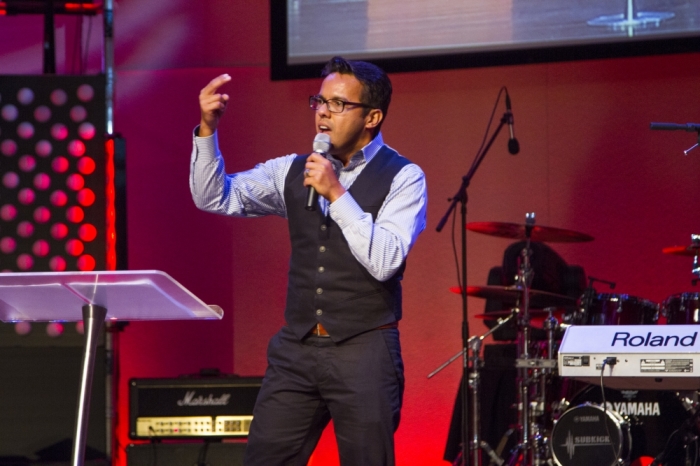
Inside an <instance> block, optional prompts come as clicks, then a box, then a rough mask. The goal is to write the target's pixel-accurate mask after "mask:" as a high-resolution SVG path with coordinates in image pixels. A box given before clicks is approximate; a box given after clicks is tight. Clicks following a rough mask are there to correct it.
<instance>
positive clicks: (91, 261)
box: [78, 254, 97, 272]
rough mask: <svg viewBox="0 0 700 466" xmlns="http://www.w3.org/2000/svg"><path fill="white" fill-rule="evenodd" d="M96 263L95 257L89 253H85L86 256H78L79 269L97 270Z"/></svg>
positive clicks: (86, 270)
mask: <svg viewBox="0 0 700 466" xmlns="http://www.w3.org/2000/svg"><path fill="white" fill-rule="evenodd" d="M95 265H97V264H96V263H95V258H94V257H92V256H91V255H89V254H85V255H84V256H80V257H79V258H78V269H79V270H82V271H85V272H89V271H91V270H95Z"/></svg>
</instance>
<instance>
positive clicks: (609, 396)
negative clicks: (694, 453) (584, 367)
mask: <svg viewBox="0 0 700 466" xmlns="http://www.w3.org/2000/svg"><path fill="white" fill-rule="evenodd" d="M602 401H603V398H602V395H601V392H600V387H599V386H597V385H588V386H586V387H585V388H583V389H582V390H581V391H580V392H579V393H578V394H577V395H575V396H574V397H573V398H572V399H571V404H570V405H571V406H576V405H580V404H582V403H592V404H595V405H596V406H599V405H600V404H601V403H602ZM605 401H606V403H607V408H608V409H609V410H610V411H614V412H615V413H616V414H618V415H619V416H620V417H622V418H624V419H626V420H627V421H628V424H629V432H630V434H631V436H632V446H631V449H630V452H629V460H630V461H632V462H633V464H637V463H634V462H635V460H639V459H646V458H654V457H656V456H657V455H658V454H659V453H661V452H662V451H663V450H664V448H665V447H666V444H667V442H668V440H669V439H670V438H671V435H672V434H673V433H674V432H675V431H676V430H677V429H679V428H680V427H681V426H682V425H683V423H684V422H685V421H686V420H687V419H688V418H689V417H690V414H689V413H688V411H687V410H686V409H685V408H684V407H683V403H682V402H681V401H680V400H679V398H678V397H677V396H676V393H675V392H670V391H660V390H658V391H657V390H613V389H610V388H606V389H605ZM678 437H679V436H677V435H676V436H674V438H673V439H671V440H672V441H671V445H670V448H669V451H670V453H671V454H670V456H669V457H667V461H665V462H664V466H666V465H668V466H680V465H683V464H684V459H685V453H684V449H683V448H682V445H681V444H676V442H678V441H680V439H679V438H678ZM591 464H593V463H591Z"/></svg>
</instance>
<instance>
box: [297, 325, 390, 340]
mask: <svg viewBox="0 0 700 466" xmlns="http://www.w3.org/2000/svg"><path fill="white" fill-rule="evenodd" d="M398 327H399V323H398V322H392V323H390V324H386V325H380V326H379V327H377V328H375V329H374V330H382V329H386V328H398ZM306 336H307V337H310V336H314V337H330V335H329V334H328V331H327V330H326V329H325V328H324V327H323V325H321V324H320V323H317V324H316V325H314V326H313V328H312V329H311V330H309V333H307V334H306Z"/></svg>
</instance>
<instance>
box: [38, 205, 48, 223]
mask: <svg viewBox="0 0 700 466" xmlns="http://www.w3.org/2000/svg"><path fill="white" fill-rule="evenodd" d="M50 219H51V211H50V210H49V209H47V208H46V207H37V208H36V210H35V211H34V221H35V222H37V223H46V222H48V221H49V220H50Z"/></svg>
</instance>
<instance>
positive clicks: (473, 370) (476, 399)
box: [428, 308, 519, 464]
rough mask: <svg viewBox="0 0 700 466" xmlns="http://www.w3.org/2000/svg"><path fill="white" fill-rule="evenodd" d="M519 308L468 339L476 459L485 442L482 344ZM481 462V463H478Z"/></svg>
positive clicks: (446, 364) (440, 368)
mask: <svg viewBox="0 0 700 466" xmlns="http://www.w3.org/2000/svg"><path fill="white" fill-rule="evenodd" d="M518 312H519V310H518V308H513V309H511V313H510V315H509V316H508V317H505V318H499V319H497V320H496V325H494V326H493V327H492V328H490V329H489V330H488V331H487V332H486V333H484V334H483V335H480V336H476V335H474V336H472V337H470V338H469V340H468V341H467V351H469V350H471V357H468V358H467V359H468V361H470V362H471V364H470V370H469V389H470V390H471V392H472V397H471V402H472V403H471V404H472V406H471V416H470V417H471V419H470V420H471V432H472V438H471V441H470V442H469V450H468V451H470V452H476V454H475V455H474V456H475V457H476V458H475V459H477V460H478V459H480V458H478V452H479V447H480V446H481V444H482V443H483V442H481V419H480V417H479V413H480V412H481V396H480V392H479V389H480V386H481V368H482V367H483V366H484V361H483V359H482V358H481V345H482V342H483V341H484V339H486V338H487V337H489V336H490V335H491V334H492V333H493V332H495V331H496V330H498V329H500V328H501V327H503V326H504V325H505V324H507V323H508V322H510V321H511V320H513V318H515V316H516V315H517V314H518ZM463 354H464V350H463V349H462V350H460V351H459V352H458V353H457V354H455V355H454V356H452V357H451V358H450V359H448V360H447V361H445V362H444V363H442V364H441V365H440V366H439V367H438V368H437V369H435V370H434V371H433V372H431V373H430V374H428V378H429V379H430V378H432V377H433V376H434V375H436V374H437V373H438V372H440V371H441V370H443V369H444V368H446V367H447V366H449V365H450V364H451V363H452V362H454V361H455V360H456V359H457V358H459V357H461V356H462V355H463ZM487 446H488V444H487ZM462 450H463V451H462V455H464V454H465V453H466V451H467V450H466V449H465V448H464V445H463V446H462ZM477 464H480V463H477Z"/></svg>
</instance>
